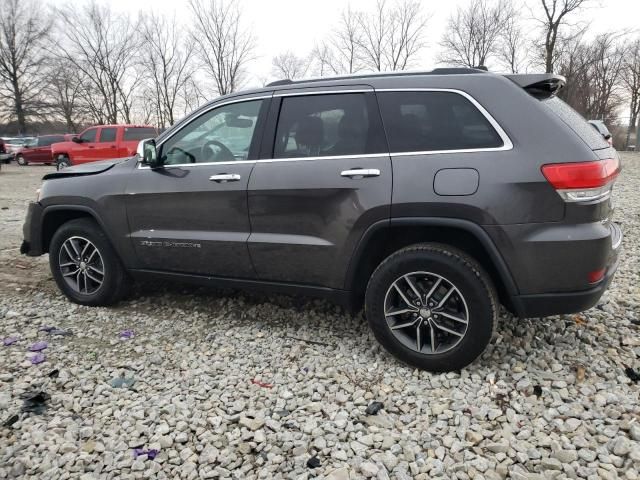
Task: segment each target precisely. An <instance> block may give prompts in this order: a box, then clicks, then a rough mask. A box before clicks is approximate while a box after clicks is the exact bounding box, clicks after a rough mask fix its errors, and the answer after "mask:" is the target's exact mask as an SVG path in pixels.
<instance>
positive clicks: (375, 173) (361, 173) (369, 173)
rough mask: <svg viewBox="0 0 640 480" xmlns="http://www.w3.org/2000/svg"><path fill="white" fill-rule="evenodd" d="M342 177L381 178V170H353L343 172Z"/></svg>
mask: <svg viewBox="0 0 640 480" xmlns="http://www.w3.org/2000/svg"><path fill="white" fill-rule="evenodd" d="M340 176H342V177H349V178H367V177H379V176H380V170H378V169H377V168H353V169H351V170H343V171H342V172H340Z"/></svg>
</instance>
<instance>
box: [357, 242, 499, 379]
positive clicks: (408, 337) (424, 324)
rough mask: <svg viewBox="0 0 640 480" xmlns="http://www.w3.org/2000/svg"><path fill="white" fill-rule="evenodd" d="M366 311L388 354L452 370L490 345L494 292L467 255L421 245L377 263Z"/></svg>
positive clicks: (420, 365) (434, 368)
mask: <svg viewBox="0 0 640 480" xmlns="http://www.w3.org/2000/svg"><path fill="white" fill-rule="evenodd" d="M365 313H366V316H367V319H368V322H369V326H370V327H371V330H372V331H373V333H374V335H375V337H376V338H377V340H378V341H379V342H380V343H381V344H382V346H383V347H384V348H385V349H386V350H387V351H389V352H390V353H391V354H393V355H394V356H396V357H397V358H399V359H400V360H402V361H404V362H406V363H408V364H410V365H412V366H414V367H418V368H421V369H424V370H430V371H434V372H442V371H451V370H459V369H461V368H463V367H465V366H467V365H468V364H470V363H471V362H473V361H474V360H475V359H476V358H477V357H478V356H479V355H480V354H481V353H482V352H483V351H484V349H485V348H486V347H487V345H488V344H489V341H490V340H491V336H492V334H493V329H494V326H495V324H496V316H497V297H496V293H495V289H494V287H493V285H492V283H491V280H490V278H489V276H488V275H487V274H486V272H484V270H483V269H482V267H481V266H480V265H479V264H478V263H477V262H476V261H475V260H474V259H472V258H471V257H469V256H468V255H467V254H465V253H463V252H461V251H459V250H456V249H454V248H451V247H448V246H445V245H438V244H421V245H415V246H412V247H407V248H404V249H402V250H399V251H398V252H396V253H394V254H393V255H391V256H389V257H388V258H387V259H386V260H384V261H383V262H382V263H381V264H380V265H379V266H378V268H377V269H376V271H375V272H374V273H373V275H372V276H371V279H370V280H369V284H368V286H367V293H366V298H365Z"/></svg>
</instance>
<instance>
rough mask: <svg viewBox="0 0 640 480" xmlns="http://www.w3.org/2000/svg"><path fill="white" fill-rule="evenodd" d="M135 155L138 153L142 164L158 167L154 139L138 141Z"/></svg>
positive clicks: (158, 162)
mask: <svg viewBox="0 0 640 480" xmlns="http://www.w3.org/2000/svg"><path fill="white" fill-rule="evenodd" d="M136 155H138V157H139V158H140V160H141V161H142V163H143V164H144V165H148V166H149V167H151V168H158V167H160V166H161V164H160V161H159V159H158V151H157V149H156V141H155V139H153V138H147V139H145V140H141V141H140V143H138V148H137V150H136Z"/></svg>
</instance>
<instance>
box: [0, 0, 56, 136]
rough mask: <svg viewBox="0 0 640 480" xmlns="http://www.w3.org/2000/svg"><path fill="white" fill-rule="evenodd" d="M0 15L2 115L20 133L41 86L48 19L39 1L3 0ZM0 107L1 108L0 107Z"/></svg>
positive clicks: (49, 24) (23, 128)
mask: <svg viewBox="0 0 640 480" xmlns="http://www.w3.org/2000/svg"><path fill="white" fill-rule="evenodd" d="M2 5H3V7H2V13H1V14H0V99H2V102H1V105H2V107H4V108H2V110H4V112H3V113H4V114H5V116H6V117H8V118H12V117H14V118H16V119H17V121H18V128H19V130H20V131H21V132H23V133H24V132H25V131H26V129H27V118H28V117H30V116H33V115H35V114H36V113H37V112H36V107H37V104H38V102H39V97H40V93H41V91H42V88H43V75H42V72H43V70H44V67H45V57H44V55H43V50H42V45H43V42H44V41H45V40H46V39H47V37H48V35H49V32H50V29H51V18H50V16H49V15H48V14H47V13H46V11H45V8H44V6H43V5H41V4H40V3H39V1H38V0H5V1H4V2H3V4H2ZM0 108H1V107H0Z"/></svg>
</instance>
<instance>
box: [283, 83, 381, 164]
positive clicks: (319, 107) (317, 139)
mask: <svg viewBox="0 0 640 480" xmlns="http://www.w3.org/2000/svg"><path fill="white" fill-rule="evenodd" d="M371 98H372V97H371ZM370 110H371V108H370V106H369V102H368V101H367V97H366V95H365V94H364V93H348V94H347V93H344V94H339V93H338V94H326V95H325V94H322V95H304V96H291V97H284V98H283V99H282V105H281V107H280V116H279V119H278V127H277V129H276V141H275V145H274V151H273V157H274V158H299V157H327V156H343V155H366V154H370V153H381V152H383V151H385V150H386V148H385V145H384V141H383V139H382V138H381V134H380V133H381V132H380V130H379V128H377V126H378V124H379V121H378V122H376V121H375V119H372V115H371V113H370ZM374 115H377V112H375V111H374Z"/></svg>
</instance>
